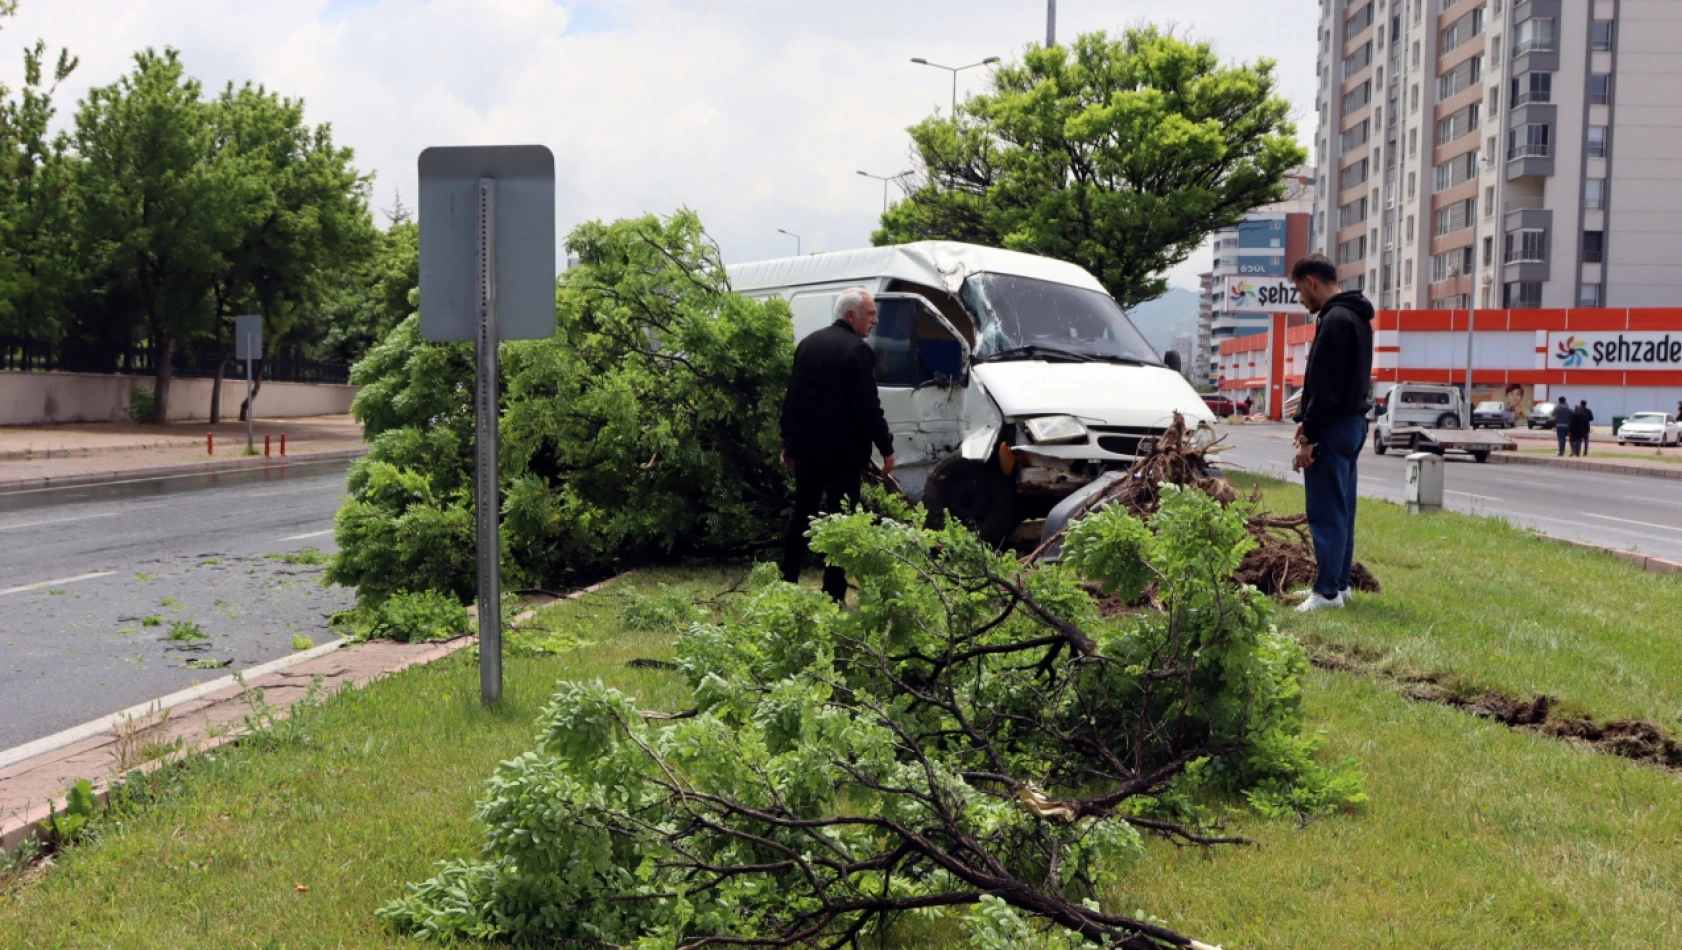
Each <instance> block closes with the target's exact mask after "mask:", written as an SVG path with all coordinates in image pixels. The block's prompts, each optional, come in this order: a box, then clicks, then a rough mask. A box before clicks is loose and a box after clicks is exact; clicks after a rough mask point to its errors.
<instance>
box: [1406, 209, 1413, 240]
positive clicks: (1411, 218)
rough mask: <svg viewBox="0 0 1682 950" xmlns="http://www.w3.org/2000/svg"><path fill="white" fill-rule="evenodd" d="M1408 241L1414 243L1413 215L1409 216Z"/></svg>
mask: <svg viewBox="0 0 1682 950" xmlns="http://www.w3.org/2000/svg"><path fill="white" fill-rule="evenodd" d="M1407 239H1408V241H1409V242H1410V243H1411V242H1412V241H1413V215H1411V214H1410V215H1408V237H1407Z"/></svg>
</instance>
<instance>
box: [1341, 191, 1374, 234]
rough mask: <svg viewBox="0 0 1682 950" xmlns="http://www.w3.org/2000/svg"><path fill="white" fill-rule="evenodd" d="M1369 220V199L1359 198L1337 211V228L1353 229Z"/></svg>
mask: <svg viewBox="0 0 1682 950" xmlns="http://www.w3.org/2000/svg"><path fill="white" fill-rule="evenodd" d="M1366 219H1367V199H1365V198H1357V199H1355V200H1354V201H1351V202H1349V203H1348V204H1346V205H1344V206H1343V207H1341V208H1339V209H1337V226H1338V227H1339V228H1352V227H1354V226H1355V225H1357V224H1360V223H1361V222H1362V221H1365V220H1366Z"/></svg>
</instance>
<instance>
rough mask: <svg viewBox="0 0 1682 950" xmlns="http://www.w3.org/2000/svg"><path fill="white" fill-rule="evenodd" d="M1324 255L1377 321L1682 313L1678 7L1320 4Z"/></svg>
mask: <svg viewBox="0 0 1682 950" xmlns="http://www.w3.org/2000/svg"><path fill="white" fill-rule="evenodd" d="M1319 44H1320V45H1319V92H1318V95H1317V99H1316V102H1315V108H1316V110H1317V112H1318V131H1317V134H1316V138H1315V143H1314V144H1315V156H1316V169H1315V175H1314V178H1315V195H1314V209H1315V214H1314V220H1313V226H1312V237H1311V243H1312V245H1313V247H1314V248H1315V250H1317V251H1320V252H1321V253H1324V254H1326V255H1327V256H1329V257H1330V258H1331V259H1332V260H1333V261H1334V262H1335V263H1336V264H1337V266H1338V277H1339V279H1340V282H1341V283H1342V285H1343V287H1344V288H1345V289H1350V290H1361V291H1364V292H1365V293H1366V294H1367V295H1368V296H1369V297H1371V298H1372V299H1373V301H1374V302H1375V303H1376V304H1378V305H1379V306H1380V307H1381V308H1395V309H1465V308H1467V307H1469V306H1471V304H1472V303H1473V302H1474V301H1475V302H1476V304H1477V305H1478V306H1479V307H1495V308H1503V309H1504V308H1515V309H1525V308H1571V307H1654V306H1674V305H1675V302H1676V300H1677V299H1678V293H1679V292H1682V162H1678V161H1677V159H1676V146H1675V145H1674V144H1673V143H1674V142H1675V141H1676V139H1677V136H1678V135H1679V134H1682V0H1522V2H1514V0H1320V28H1319Z"/></svg>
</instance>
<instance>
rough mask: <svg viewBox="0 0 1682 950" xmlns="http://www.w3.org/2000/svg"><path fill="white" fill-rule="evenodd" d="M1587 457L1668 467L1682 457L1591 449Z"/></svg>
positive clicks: (1525, 452) (1526, 452) (1554, 452)
mask: <svg viewBox="0 0 1682 950" xmlns="http://www.w3.org/2000/svg"><path fill="white" fill-rule="evenodd" d="M1518 451H1519V454H1520V455H1558V454H1559V452H1558V451H1557V450H1555V449H1519V450H1518ZM1565 457H1566V458H1571V457H1572V456H1571V455H1570V454H1569V453H1567V454H1566V456H1565ZM1578 457H1579V458H1580V457H1581V456H1578ZM1588 457H1589V458H1595V459H1612V460H1614V461H1624V462H1665V463H1667V464H1670V465H1682V455H1672V454H1668V453H1661V452H1658V451H1656V450H1655V451H1653V452H1647V453H1636V452H1596V451H1594V450H1593V449H1590V450H1589V455H1588Z"/></svg>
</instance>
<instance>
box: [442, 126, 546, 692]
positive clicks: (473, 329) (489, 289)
mask: <svg viewBox="0 0 1682 950" xmlns="http://www.w3.org/2000/svg"><path fill="white" fill-rule="evenodd" d="M420 224H421V233H420V323H421V335H422V336H424V337H426V338H427V339H428V340H436V341H458V342H465V341H467V340H472V341H473V350H474V376H475V379H474V387H473V410H474V418H473V433H474V440H475V442H476V443H477V444H476V451H475V453H474V455H475V458H474V469H473V471H474V533H475V542H476V545H477V548H478V555H477V568H478V572H477V574H478V576H477V580H478V614H479V687H480V696H481V699H482V700H483V701H484V702H485V703H486V704H487V705H489V704H493V703H498V702H501V700H502V558H501V552H502V540H501V517H500V516H501V513H502V503H501V492H500V487H501V485H500V478H499V477H498V467H497V426H498V421H499V417H500V405H501V401H500V397H499V394H498V390H499V388H500V379H501V368H500V366H499V365H498V362H499V361H498V353H497V345H498V344H499V343H500V342H502V341H503V340H535V339H544V338H547V337H549V336H552V335H553V334H554V332H555V157H554V155H552V154H551V153H550V152H549V150H548V149H547V148H544V147H543V146H541V145H510V146H487V147H474V148H429V149H427V150H426V151H424V152H422V153H421V156H420Z"/></svg>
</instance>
